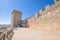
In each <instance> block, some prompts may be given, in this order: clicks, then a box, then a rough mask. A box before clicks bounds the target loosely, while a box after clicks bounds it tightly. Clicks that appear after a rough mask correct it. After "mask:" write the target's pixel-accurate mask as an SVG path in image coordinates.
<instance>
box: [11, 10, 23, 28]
mask: <svg viewBox="0 0 60 40" xmlns="http://www.w3.org/2000/svg"><path fill="white" fill-rule="evenodd" d="M21 20H22V12H19V11H17V10H13V12H12V19H11V28H14V27H16V26H17V25H18V23H19V22H20V21H21Z"/></svg>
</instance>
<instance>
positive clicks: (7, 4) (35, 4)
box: [0, 0, 54, 24]
mask: <svg viewBox="0 0 60 40" xmlns="http://www.w3.org/2000/svg"><path fill="white" fill-rule="evenodd" d="M48 4H50V5H52V4H54V1H53V0H0V24H10V23H11V14H12V11H13V10H14V9H16V10H19V11H21V12H22V13H23V15H22V18H23V19H25V18H27V17H30V16H33V15H34V14H36V13H38V12H39V11H40V10H41V9H44V8H45V6H46V5H48Z"/></svg>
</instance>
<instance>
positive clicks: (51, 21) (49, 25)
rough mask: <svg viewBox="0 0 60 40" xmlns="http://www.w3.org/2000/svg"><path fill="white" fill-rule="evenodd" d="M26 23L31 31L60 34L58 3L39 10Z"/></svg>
mask: <svg viewBox="0 0 60 40" xmlns="http://www.w3.org/2000/svg"><path fill="white" fill-rule="evenodd" d="M27 21H28V26H29V27H30V28H32V29H38V30H43V31H48V32H52V33H60V2H57V3H55V4H54V5H52V6H50V5H48V6H46V8H45V10H41V11H40V12H39V13H38V14H36V15H34V16H32V17H31V18H29V19H27Z"/></svg>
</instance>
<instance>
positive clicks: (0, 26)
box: [0, 25, 11, 28]
mask: <svg viewBox="0 0 60 40" xmlns="http://www.w3.org/2000/svg"><path fill="white" fill-rule="evenodd" d="M10 26H11V25H0V28H3V27H10Z"/></svg>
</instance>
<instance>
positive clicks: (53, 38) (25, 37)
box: [12, 28, 60, 40]
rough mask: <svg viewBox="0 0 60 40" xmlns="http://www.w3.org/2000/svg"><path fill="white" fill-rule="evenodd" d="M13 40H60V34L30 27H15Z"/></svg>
mask: <svg viewBox="0 0 60 40" xmlns="http://www.w3.org/2000/svg"><path fill="white" fill-rule="evenodd" d="M12 40H60V34H54V33H53V34H52V33H48V32H44V31H39V30H33V29H29V28H17V29H14V35H13V37H12Z"/></svg>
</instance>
